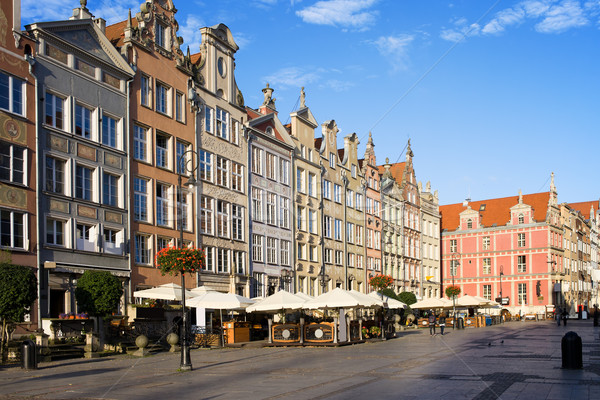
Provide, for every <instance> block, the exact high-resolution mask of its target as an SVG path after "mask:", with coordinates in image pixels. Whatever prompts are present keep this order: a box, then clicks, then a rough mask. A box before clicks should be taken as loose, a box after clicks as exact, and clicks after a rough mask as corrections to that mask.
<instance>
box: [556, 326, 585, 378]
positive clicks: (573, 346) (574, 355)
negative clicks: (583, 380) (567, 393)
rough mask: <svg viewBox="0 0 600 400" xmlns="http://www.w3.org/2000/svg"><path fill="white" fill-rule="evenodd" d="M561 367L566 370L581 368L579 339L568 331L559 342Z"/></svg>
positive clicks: (581, 359)
mask: <svg viewBox="0 0 600 400" xmlns="http://www.w3.org/2000/svg"><path fill="white" fill-rule="evenodd" d="M561 350H562V367H563V368H566V369H581V368H583V356H582V346H581V338H580V337H579V335H577V334H576V333H575V332H573V331H570V332H567V333H566V334H565V336H563V338H562V340H561Z"/></svg>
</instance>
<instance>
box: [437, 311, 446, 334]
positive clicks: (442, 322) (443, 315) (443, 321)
mask: <svg viewBox="0 0 600 400" xmlns="http://www.w3.org/2000/svg"><path fill="white" fill-rule="evenodd" d="M438 325H439V326H440V331H442V336H444V328H445V327H446V313H445V312H442V313H441V314H440V317H439V319H438Z"/></svg>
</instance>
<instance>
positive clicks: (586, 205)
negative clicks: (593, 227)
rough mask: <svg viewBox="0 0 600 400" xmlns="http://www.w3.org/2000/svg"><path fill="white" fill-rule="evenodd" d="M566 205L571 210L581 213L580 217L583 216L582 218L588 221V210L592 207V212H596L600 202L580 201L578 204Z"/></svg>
mask: <svg viewBox="0 0 600 400" xmlns="http://www.w3.org/2000/svg"><path fill="white" fill-rule="evenodd" d="M568 204H569V206H570V207H571V208H572V209H573V210H577V211H579V212H580V213H581V215H583V218H584V219H585V220H589V219H590V208H592V206H594V212H596V211H598V207H599V206H600V201H599V200H594V201H582V202H579V203H568Z"/></svg>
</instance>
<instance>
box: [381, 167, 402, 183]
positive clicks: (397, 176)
mask: <svg viewBox="0 0 600 400" xmlns="http://www.w3.org/2000/svg"><path fill="white" fill-rule="evenodd" d="M405 167H406V162H401V163H395V164H391V167H390V173H391V174H392V177H393V178H394V180H395V181H396V182H398V184H401V183H402V176H403V175H404V168H405ZM377 169H378V170H379V175H383V174H384V172H385V167H384V166H383V165H378V166H377Z"/></svg>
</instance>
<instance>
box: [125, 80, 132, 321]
mask: <svg viewBox="0 0 600 400" xmlns="http://www.w3.org/2000/svg"><path fill="white" fill-rule="evenodd" d="M133 79H134V78H131V79H128V80H127V81H126V82H125V89H126V90H125V91H126V93H127V94H126V103H125V104H126V105H127V112H126V118H125V120H126V124H127V126H126V127H125V131H126V132H127V140H126V141H125V148H126V151H127V185H126V194H125V199H127V200H128V201H131V200H130V196H129V193H130V192H131V182H132V180H131V162H132V160H131V151H130V148H129V141H130V139H131V121H130V115H129V110H130V108H131V107H130V104H129V101H130V97H131V84H132V83H133ZM132 208H133V207H131V204H129V207H127V235H125V236H124V237H127V238H131V232H132V230H131V209H132ZM126 243H127V246H125V250H126V254H128V257H127V265H128V267H129V279H128V280H127V289H126V290H127V293H126V294H125V301H124V303H125V304H124V306H125V310H124V314H125V315H126V316H127V315H128V314H127V304H129V303H131V295H132V290H131V272H132V269H131V265H132V262H131V251H130V250H131V242H130V241H129V240H127V241H126Z"/></svg>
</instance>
